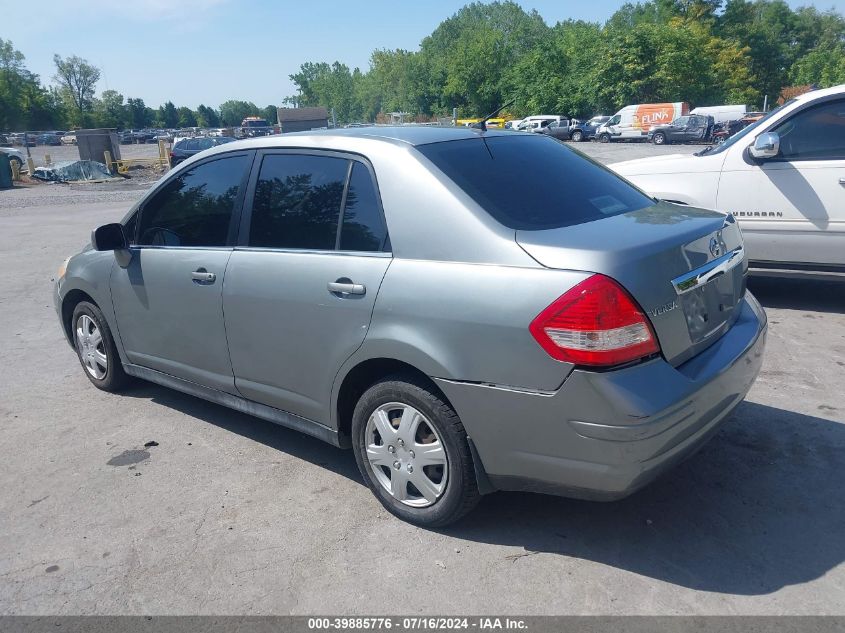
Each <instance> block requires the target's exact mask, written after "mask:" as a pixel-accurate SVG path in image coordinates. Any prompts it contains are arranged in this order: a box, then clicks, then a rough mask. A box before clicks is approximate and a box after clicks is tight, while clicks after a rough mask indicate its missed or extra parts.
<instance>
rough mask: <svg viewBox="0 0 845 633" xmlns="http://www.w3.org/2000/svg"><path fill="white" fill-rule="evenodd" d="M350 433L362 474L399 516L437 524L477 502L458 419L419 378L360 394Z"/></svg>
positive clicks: (385, 384)
mask: <svg viewBox="0 0 845 633" xmlns="http://www.w3.org/2000/svg"><path fill="white" fill-rule="evenodd" d="M352 436H353V446H354V449H355V460H356V462H357V463H358V469H359V470H360V471H361V476H362V477H363V478H364V481H365V482H366V483H367V485H368V486H369V487H370V490H371V491H372V492H373V494H374V495H375V496H376V497H377V498H378V500H379V501H380V502H381V503H382V505H383V506H384V507H385V508H386V509H387V510H388V511H390V512H391V513H392V514H394V515H396V516H397V517H399V518H401V519H404V520H405V521H408V522H410V523H415V524H416V525H422V526H425V527H439V526H443V525H447V524H449V523H453V522H454V521H457V520H458V519H459V518H461V517H462V516H463V515H464V514H466V513H467V512H469V511H470V510H471V509H472V508H473V507H474V506H475V504H476V503H477V502H478V499H479V493H478V486H477V484H476V481H475V471H474V470H473V464H472V456H471V453H470V450H469V443H468V441H467V435H466V432H465V431H464V428H463V424H461V420H460V418H458V415H457V413H455V411H454V409H452V407H451V406H450V405H449V404H448V403H446V402H444V401H443V400H442V399H441V398H440V397H439V396H438V395H436V394H434V393H432V389H431V388H430V387H429V386H428V385H426V384H425V383H424V382H423V381H421V380H419V379H417V378H416V377H414V376H405V375H396V376H391V377H388V378H387V379H385V380H384V381H382V382H378V383H376V384H374V385H373V386H371V387H370V388H369V389H368V390H367V391H366V392H364V394H363V395H362V396H361V398H360V400H359V401H358V404H357V405H356V407H355V412H354V413H353V417H352Z"/></svg>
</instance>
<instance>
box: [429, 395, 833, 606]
mask: <svg viewBox="0 0 845 633" xmlns="http://www.w3.org/2000/svg"><path fill="white" fill-rule="evenodd" d="M843 413H845V412H843ZM842 472H845V424H843V423H841V422H835V421H833V420H826V419H822V418H817V417H812V416H808V415H802V414H800V413H795V412H792V411H786V410H783V409H776V408H773V407H769V406H765V405H761V404H756V403H751V402H745V403H742V404H741V405H740V406H739V407H738V408H737V410H736V411H735V412H734V414H733V415H732V418H731V419H730V420H729V421H727V423H726V424H725V426H724V427H723V428H722V430H721V431H720V432H719V433H717V435H716V436H714V438H713V439H712V440H711V441H710V442H709V443H708V444H707V445H705V446H704V448H703V449H702V450H701V451H700V452H699V453H697V454H696V455H695V456H693V457H692V458H691V459H689V460H688V461H686V462H684V463H683V464H681V465H680V466H678V467H677V468H675V469H673V470H671V471H669V472H668V473H666V474H665V475H663V476H662V477H661V478H660V479H658V480H657V481H656V482H654V483H652V484H651V485H650V486H648V487H646V488H644V489H643V490H641V491H639V492H638V493H636V494H634V495H633V496H631V497H628V498H627V499H623V500H621V501H616V502H612V503H597V502H586V501H575V500H570V499H563V498H557V497H549V496H541V495H534V494H523V493H494V494H492V495H489V496H487V497H485V498H484V499H483V501H482V503H481V505H480V507H479V508H478V509H476V511H475V512H473V513H472V514H470V515H469V516H467V517H466V518H465V519H464V520H463V521H462V522H460V523H459V524H457V525H456V526H454V527H452V528H450V529H447V530H444V532H445V533H447V534H449V535H451V536H453V537H458V538H462V539H466V540H468V541H475V542H481V543H490V544H496V545H508V546H517V547H521V548H523V550H524V552H520V553H518V554H516V555H511V556H509V557H508V558H509V559H510V560H512V561H513V563H514V564H519V559H520V557H522V556H530V555H533V554H535V553H551V554H559V555H564V556H571V557H575V558H580V559H584V560H590V561H594V562H597V563H601V564H603V565H609V566H612V567H616V568H618V569H623V570H625V571H629V572H633V573H636V574H640V575H642V576H647V577H649V578H654V579H656V580H660V581H663V582H668V583H672V584H675V585H680V586H683V587H687V588H690V589H696V590H703V591H712V592H718V593H727V594H737V595H760V594H768V593H771V592H774V591H777V590H778V589H780V588H782V587H785V586H788V585H796V584H800V583H804V582H807V581H810V580H813V579H815V578H818V577H820V576H822V575H824V574H825V573H827V572H829V571H830V570H832V569H834V568H835V567H837V566H838V565H840V564H841V563H842V562H843V561H845V539H843V538H842V534H843V530H845V505H843V503H842V483H841V479H840V477H841V473H842Z"/></svg>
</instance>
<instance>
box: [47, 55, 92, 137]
mask: <svg viewBox="0 0 845 633" xmlns="http://www.w3.org/2000/svg"><path fill="white" fill-rule="evenodd" d="M53 63H54V64H55V65H56V74H55V76H54V77H53V79H54V80H55V81H56V82H57V83H58V84H59V86H60V88H61V91H62V95H63V97H64V98H65V99H66V100H67V101H68V103H70V104H72V105H73V108H74V109H75V110H76V112H75V115H77V117H78V122H79V123H80V124H83V125H84V124H85V123H86V121H87V119H88V114H89V113H90V111H91V107H92V104H93V99H94V88H95V87H96V86H97V82H98V81H99V80H100V69H99V68H97V67H96V66H92V65H91V64H89V63H88V60H85V59H82V58H81V57H77V56H76V55H72V56H70V57H68V58H62V57H61V56H60V55H53Z"/></svg>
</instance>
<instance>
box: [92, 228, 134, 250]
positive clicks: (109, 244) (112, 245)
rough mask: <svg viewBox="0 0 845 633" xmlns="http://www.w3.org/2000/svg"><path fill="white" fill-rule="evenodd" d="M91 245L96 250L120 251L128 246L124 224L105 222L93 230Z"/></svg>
mask: <svg viewBox="0 0 845 633" xmlns="http://www.w3.org/2000/svg"><path fill="white" fill-rule="evenodd" d="M91 246H93V247H94V250H95V251H120V250H124V249H126V248H127V246H128V244H127V242H126V236H125V235H124V234H123V226H122V225H120V224H117V223H114V224H104V225H103V226H101V227H99V228H97V229H95V230H94V231H92V232H91Z"/></svg>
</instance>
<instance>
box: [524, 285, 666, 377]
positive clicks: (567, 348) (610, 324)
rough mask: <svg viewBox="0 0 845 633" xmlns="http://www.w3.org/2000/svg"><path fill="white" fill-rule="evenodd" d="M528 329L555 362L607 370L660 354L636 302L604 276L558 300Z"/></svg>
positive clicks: (578, 286) (646, 321) (649, 327)
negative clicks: (613, 366)
mask: <svg viewBox="0 0 845 633" xmlns="http://www.w3.org/2000/svg"><path fill="white" fill-rule="evenodd" d="M528 329H529V331H530V332H531V335H532V336H533V337H534V339H535V340H536V341H537V342H538V343H539V344H540V346H541V347H542V348H543V349H544V350H546V352H548V354H549V355H550V356H551V357H552V358H555V359H557V360H560V361H564V362H567V363H573V364H575V365H588V366H592V367H608V366H611V365H619V364H622V363H627V362H629V361H632V360H637V359H638V358H642V357H644V356H649V355H651V354H655V353H657V352H659V351H660V347H659V345H658V344H657V339H656V338H655V336H654V331H653V330H652V329H651V324H650V323H649V322H648V319H646V317H645V315H644V314H643V313H642V311H641V310H640V308H639V306H638V305H637V303H636V301H634V299H633V298H632V297H631V296H630V295H629V294H628V293H627V292H626V291H625V290H624V288H622V286H620V285H619V284H618V283H616V282H615V281H614V280H613V279H611V278H610V277H605V276H604V275H593V276H592V277H589V278H588V279H585V280H584V281H582V282H581V283H580V284H578V285H577V286H575V287H574V288H572V289H571V290H569V291H568V292H567V293H566V294H564V295H562V296H561V297H559V298H557V299H555V301H554V302H553V303H552V304H551V305H550V306H549V307H548V308H546V309H545V310H543V311H542V312H541V313H540V314H538V315H537V317H536V318H535V319H534V320H533V321H532V322H531V325H529V326H528Z"/></svg>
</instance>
